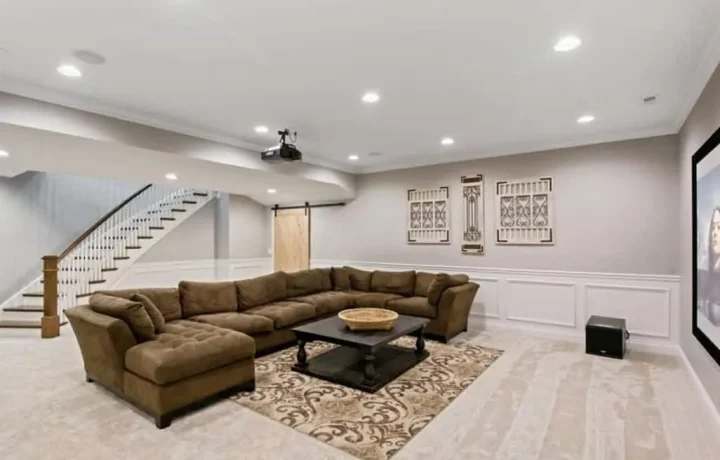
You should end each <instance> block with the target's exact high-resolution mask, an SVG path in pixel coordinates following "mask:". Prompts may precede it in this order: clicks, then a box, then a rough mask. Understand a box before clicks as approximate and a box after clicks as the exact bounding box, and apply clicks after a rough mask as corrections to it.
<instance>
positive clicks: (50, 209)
mask: <svg viewBox="0 0 720 460" xmlns="http://www.w3.org/2000/svg"><path fill="white" fill-rule="evenodd" d="M143 185H144V184H133V183H127V182H119V181H107V180H96V179H89V178H86V177H80V176H73V175H66V174H49V173H40V172H27V173H24V174H21V175H19V176H17V177H13V178H4V177H0V302H3V301H4V300H6V299H7V298H8V297H9V296H11V295H12V294H14V293H15V292H17V291H18V290H20V289H21V288H22V287H23V286H24V285H25V284H27V283H29V282H30V281H32V280H33V279H34V278H36V277H38V276H39V275H40V268H41V262H40V258H41V257H42V256H44V255H47V254H57V253H58V252H60V251H62V250H63V249H65V248H66V247H67V246H68V245H69V244H70V243H71V242H72V241H73V240H75V238H77V237H78V236H80V235H81V234H82V233H83V232H84V231H85V230H86V229H87V228H88V227H89V226H90V225H92V224H93V223H95V222H96V221H97V220H98V219H99V218H100V217H102V216H103V215H105V214H106V213H107V212H108V211H110V210H111V209H112V208H113V207H115V206H117V205H118V204H119V203H121V202H122V201H123V200H125V199H126V198H127V197H128V196H130V195H132V194H133V193H134V192H136V191H137V190H139V189H140V188H141V187H142V186H143Z"/></svg>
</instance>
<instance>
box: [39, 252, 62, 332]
mask: <svg viewBox="0 0 720 460" xmlns="http://www.w3.org/2000/svg"><path fill="white" fill-rule="evenodd" d="M40 331H41V337H42V338H43V339H51V338H53V337H57V336H59V335H60V317H59V316H58V256H45V257H43V317H42V320H41V322H40Z"/></svg>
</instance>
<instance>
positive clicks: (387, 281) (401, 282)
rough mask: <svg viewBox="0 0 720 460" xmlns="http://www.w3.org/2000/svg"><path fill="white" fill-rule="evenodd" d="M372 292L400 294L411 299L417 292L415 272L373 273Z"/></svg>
mask: <svg viewBox="0 0 720 460" xmlns="http://www.w3.org/2000/svg"><path fill="white" fill-rule="evenodd" d="M370 290H371V291H373V292H384V293H385V294H398V295H402V296H405V297H411V296H412V295H413V293H414V292H415V271H414V270H411V271H407V272H383V271H375V272H373V275H372V278H371V281H370Z"/></svg>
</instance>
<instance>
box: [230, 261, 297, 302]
mask: <svg viewBox="0 0 720 460" xmlns="http://www.w3.org/2000/svg"><path fill="white" fill-rule="evenodd" d="M287 278H288V274H287V273H285V272H282V271H280V272H275V273H271V274H270V275H264V276H258V277H257V278H251V279H247V280H240V281H235V288H236V289H237V299H238V308H239V310H240V311H243V310H247V309H249V308H253V307H259V306H260V305H265V304H268V303H272V302H277V301H279V300H285V299H287V298H288V289H287Z"/></svg>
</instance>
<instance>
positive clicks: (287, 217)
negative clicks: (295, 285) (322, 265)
mask: <svg viewBox="0 0 720 460" xmlns="http://www.w3.org/2000/svg"><path fill="white" fill-rule="evenodd" d="M275 212H276V214H275V217H274V218H273V219H274V220H273V268H274V269H275V271H278V270H283V271H286V272H295V271H298V270H306V269H308V268H310V208H303V209H278V210H277V211H275Z"/></svg>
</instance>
